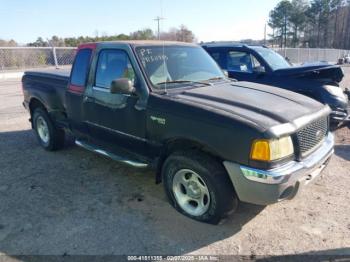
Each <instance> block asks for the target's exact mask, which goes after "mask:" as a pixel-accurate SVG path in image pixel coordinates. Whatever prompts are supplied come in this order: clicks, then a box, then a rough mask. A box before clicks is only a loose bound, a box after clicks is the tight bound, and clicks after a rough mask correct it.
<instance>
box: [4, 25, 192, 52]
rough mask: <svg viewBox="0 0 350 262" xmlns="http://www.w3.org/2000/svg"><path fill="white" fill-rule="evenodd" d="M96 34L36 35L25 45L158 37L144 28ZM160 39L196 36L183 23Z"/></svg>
mask: <svg viewBox="0 0 350 262" xmlns="http://www.w3.org/2000/svg"><path fill="white" fill-rule="evenodd" d="M95 35H96V36H94V37H91V36H79V37H67V38H62V37H58V36H52V37H51V38H50V39H44V38H42V37H38V38H37V39H36V41H34V42H31V43H27V44H26V46H33V47H52V46H55V47H76V46H78V45H79V44H82V43H87V42H99V41H118V40H155V39H158V34H157V33H155V32H154V31H153V30H152V29H149V28H145V29H141V30H137V31H134V32H131V33H129V34H118V35H107V34H104V33H102V35H101V36H99V35H98V32H96V33H95ZM160 39H161V40H171V41H182V42H195V41H196V37H195V35H194V33H193V32H192V31H191V30H189V29H188V28H187V27H186V26H185V25H180V26H179V27H178V28H170V29H169V30H168V31H165V32H161V33H160ZM0 46H18V44H17V43H16V42H15V41H14V40H10V41H5V40H1V39H0Z"/></svg>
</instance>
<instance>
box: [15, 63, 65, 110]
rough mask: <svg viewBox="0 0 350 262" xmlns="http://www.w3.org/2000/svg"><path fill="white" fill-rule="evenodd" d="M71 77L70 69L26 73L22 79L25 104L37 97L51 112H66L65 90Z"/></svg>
mask: <svg viewBox="0 0 350 262" xmlns="http://www.w3.org/2000/svg"><path fill="white" fill-rule="evenodd" d="M69 76H70V69H50V70H41V71H26V72H25V73H24V76H23V79H22V82H23V91H24V100H25V102H29V101H30V99H31V95H35V97H37V98H39V99H40V100H41V102H42V103H43V104H44V105H45V107H46V108H48V109H49V110H50V111H61V112H65V107H64V105H65V89H66V87H67V84H68V82H69Z"/></svg>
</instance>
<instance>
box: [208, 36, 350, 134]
mask: <svg viewBox="0 0 350 262" xmlns="http://www.w3.org/2000/svg"><path fill="white" fill-rule="evenodd" d="M202 47H203V48H204V49H205V50H206V51H207V52H208V53H209V54H210V55H211V56H212V57H213V58H214V59H215V61H216V62H217V63H218V64H219V65H220V67H221V68H222V69H224V70H227V72H228V75H229V77H230V78H234V79H236V80H238V81H249V82H255V83H259V84H265V85H271V86H276V87H279V88H284V89H287V90H290V91H293V92H297V93H300V94H303V95H306V96H309V97H311V98H313V99H316V100H317V101H320V102H321V103H323V104H326V105H328V106H329V107H330V108H331V109H332V112H331V115H330V119H331V124H332V125H331V126H332V127H334V128H335V127H338V126H340V125H342V124H347V123H350V106H349V102H348V99H349V97H350V92H349V90H348V89H346V91H345V92H344V90H343V89H342V88H341V87H340V86H339V83H340V82H341V81H342V79H343V77H344V74H343V71H342V69H341V68H340V67H339V66H338V65H330V64H328V63H325V62H318V63H309V64H303V65H300V66H292V65H291V64H290V63H289V62H288V61H287V60H286V59H285V58H284V57H282V56H281V55H279V54H278V53H277V52H275V51H273V50H272V49H269V48H267V47H264V46H249V45H245V44H239V43H237V44H235V43H220V42H217V43H207V44H203V45H202Z"/></svg>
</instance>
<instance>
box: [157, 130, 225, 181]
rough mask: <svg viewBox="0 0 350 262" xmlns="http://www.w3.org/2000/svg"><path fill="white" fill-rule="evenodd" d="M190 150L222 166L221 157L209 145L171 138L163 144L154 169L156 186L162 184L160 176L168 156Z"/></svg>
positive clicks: (183, 138) (187, 139)
mask: <svg viewBox="0 0 350 262" xmlns="http://www.w3.org/2000/svg"><path fill="white" fill-rule="evenodd" d="M190 150H198V151H200V152H202V153H204V154H207V155H209V156H210V157H212V158H214V159H215V160H217V161H218V162H220V164H222V161H223V158H222V156H220V154H219V153H218V152H217V151H216V150H214V149H213V148H212V147H210V146H209V145H207V144H205V143H202V142H200V141H196V140H193V139H189V138H185V137H177V138H171V139H168V140H166V141H165V142H164V143H163V147H162V150H161V154H160V157H159V160H158V163H157V167H156V183H157V184H158V183H161V182H162V176H161V171H162V166H163V163H164V161H165V160H166V159H167V157H168V156H170V155H171V154H172V153H174V152H176V151H190Z"/></svg>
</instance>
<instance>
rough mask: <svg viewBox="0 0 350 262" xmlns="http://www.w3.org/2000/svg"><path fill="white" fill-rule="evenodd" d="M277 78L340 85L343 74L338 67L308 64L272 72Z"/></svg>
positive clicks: (324, 64)
mask: <svg viewBox="0 0 350 262" xmlns="http://www.w3.org/2000/svg"><path fill="white" fill-rule="evenodd" d="M274 74H276V75H278V76H286V77H295V78H303V79H313V80H318V81H321V82H325V83H328V82H336V83H340V82H341V81H342V79H343V77H344V73H343V71H342V69H341V68H340V67H339V66H335V65H330V64H328V63H309V64H304V65H301V66H293V67H290V68H283V69H278V70H276V71H274Z"/></svg>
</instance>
